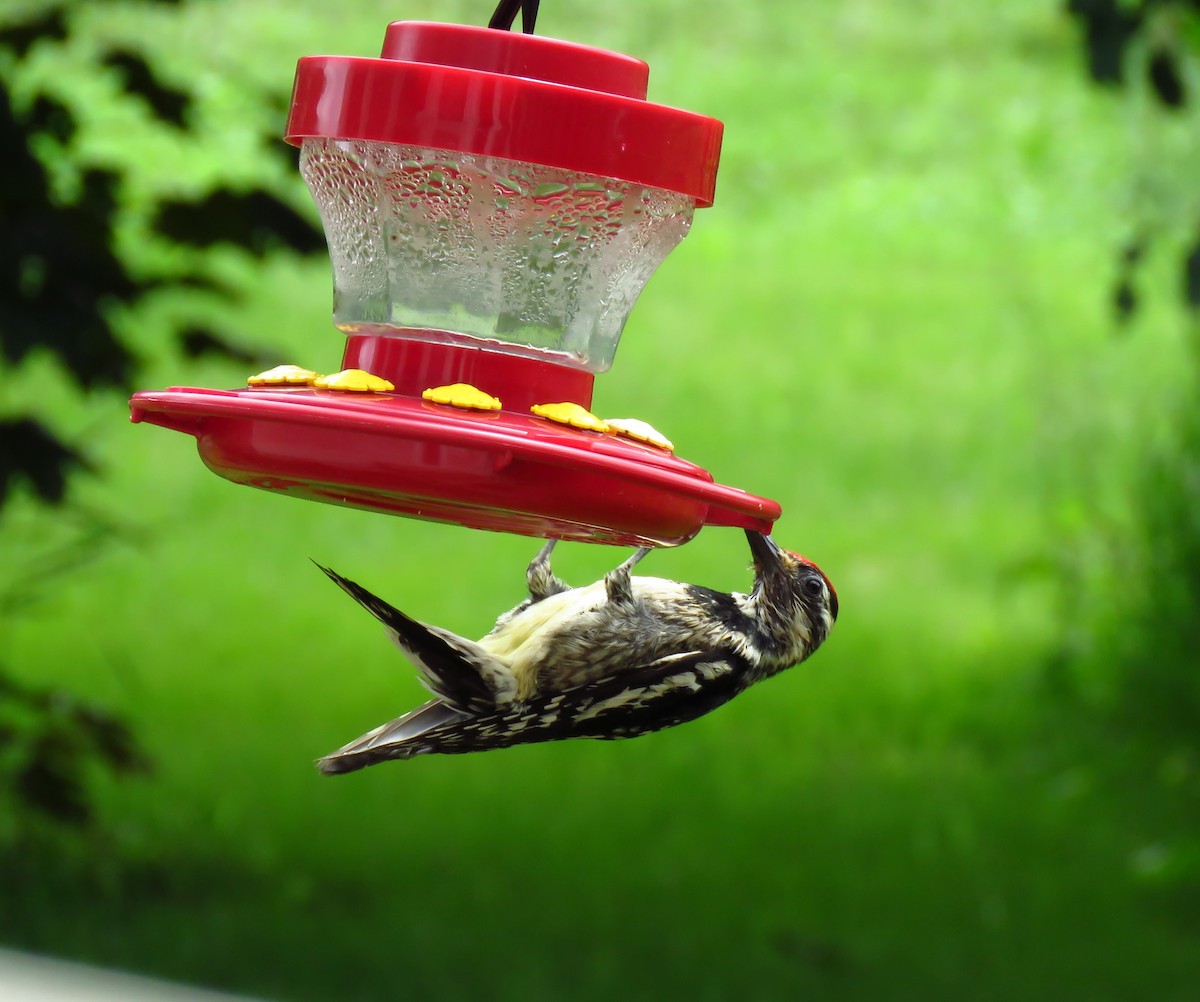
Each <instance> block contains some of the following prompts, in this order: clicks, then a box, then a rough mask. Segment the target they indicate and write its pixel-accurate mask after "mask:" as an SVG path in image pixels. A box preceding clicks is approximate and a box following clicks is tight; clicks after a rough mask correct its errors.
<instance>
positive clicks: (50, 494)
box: [0, 417, 92, 507]
mask: <svg viewBox="0 0 1200 1002" xmlns="http://www.w3.org/2000/svg"><path fill="white" fill-rule="evenodd" d="M91 468H92V467H91V465H90V464H89V463H88V461H87V459H86V458H85V457H84V456H82V455H81V454H80V453H79V452H77V451H75V450H74V449H72V448H71V447H70V446H68V445H66V444H64V443H63V442H62V441H61V440H60V439H59V438H58V437H57V436H56V435H54V434H53V433H52V432H51V431H49V430H48V429H47V428H45V427H44V426H43V425H41V424H39V423H38V422H37V421H35V420H33V419H32V418H28V417H19V418H7V419H4V420H0V507H3V506H4V503H5V502H6V501H7V500H8V495H9V492H10V490H11V489H12V486H13V483H14V481H16V480H24V481H26V482H27V483H28V484H29V485H30V486H31V487H32V488H33V490H34V492H35V493H36V494H37V496H38V497H40V498H41V499H42V500H43V501H45V502H46V503H47V504H61V503H62V500H63V498H64V497H66V493H67V479H68V477H69V475H70V474H71V473H72V472H73V471H74V470H76V469H91Z"/></svg>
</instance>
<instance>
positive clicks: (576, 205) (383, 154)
mask: <svg viewBox="0 0 1200 1002" xmlns="http://www.w3.org/2000/svg"><path fill="white" fill-rule="evenodd" d="M300 171H301V173H302V174H303V176H304V179H305V181H306V182H307V183H308V186H309V188H310V190H311V191H312V195H313V199H314V200H315V201H316V203H317V206H318V209H319V210H320V213H321V219H322V221H323V223H324V226H325V233H326V237H327V240H328V242H329V252H330V257H331V259H332V262H333V281H334V323H335V324H336V325H337V327H338V328H339V329H341V330H342V331H345V332H346V333H349V334H361V333H371V334H376V335H379V334H397V335H400V336H404V337H410V338H416V339H419V340H427V341H450V342H453V341H455V340H456V339H460V338H471V339H475V340H476V341H478V342H480V343H481V345H482V346H485V347H487V346H491V347H495V348H500V347H501V346H503V347H504V350H510V351H515V352H518V353H522V354H526V353H532V354H533V355H534V356H536V357H542V358H547V359H548V360H549V359H553V360H555V361H560V362H562V363H564V364H568V365H574V366H579V367H581V368H584V369H586V370H588V371H589V372H592V373H599V372H603V371H605V370H606V369H608V368H609V366H610V365H611V364H612V360H613V354H614V353H615V352H616V348H617V342H618V339H619V338H620V336H621V331H622V329H623V328H624V326H625V321H626V318H627V317H628V316H629V312H630V310H631V309H632V308H633V304H634V303H635V302H636V300H637V297H638V295H639V294H640V293H641V291H642V288H643V287H644V285H645V284H646V281H647V280H648V279H649V278H650V275H651V274H652V273H653V272H654V270H655V269H656V268H657V267H658V266H659V264H661V263H662V260H663V259H664V258H665V257H666V256H667V254H668V253H670V251H671V250H672V249H673V248H674V247H675V245H676V244H677V243H678V242H679V241H680V240H682V239H683V237H684V236H685V235H686V233H687V231H688V228H689V226H690V225H691V220H692V212H693V209H694V207H695V202H694V200H693V199H692V198H691V197H689V196H687V195H683V194H680V193H678V192H673V191H666V190H664V189H661V188H652V187H648V186H646V185H642V184H637V183H633V182H629V181H621V180H617V179H615V178H604V177H598V176H596V175H594V174H585V173H582V172H580V171H572V170H565V169H563V168H559V167H546V166H542V165H537V164H529V163H521V162H519V161H515V160H509V159H505V158H502V157H491V156H477V155H473V154H469V153H461V152H457V151H453V150H434V149H427V148H420V147H415V146H404V145H397V144H391V143H380V142H369V141H364V140H345V139H328V138H310V139H306V140H304V142H303V145H302V148H301V154H300ZM547 353H550V354H549V355H548V354H547Z"/></svg>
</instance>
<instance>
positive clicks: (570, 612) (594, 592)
mask: <svg viewBox="0 0 1200 1002" xmlns="http://www.w3.org/2000/svg"><path fill="white" fill-rule="evenodd" d="M631 583H632V586H633V594H634V597H635V598H642V597H645V596H647V595H653V596H654V598H655V600H656V601H660V600H666V601H670V600H671V599H674V598H676V597H678V598H679V599H683V598H684V588H685V586H684V585H681V584H680V583H679V582H677V581H668V580H665V579H663V578H632V579H631ZM607 602H608V593H607V591H606V589H605V587H604V582H603V581H597V582H596V583H594V584H590V585H587V586H586V587H583V588H572V589H571V590H570V591H564V592H559V593H558V594H557V595H551V596H549V597H548V598H544V599H542V600H541V601H540V602H534V603H533V605H531V606H530V607H529V608H528V609H526V610H525V611H524V612H522V613H521V614H520V615H519V616H514V617H513V618H512V619H510V620H509V621H508V622H507V623H505V624H504V626H503V627H501V628H500V629H499V630H496V631H494V632H492V633H489V634H488V635H487V636H486V637H484V638H483V639H482V640H480V641H479V646H480V647H482V648H483V649H484V650H485V651H487V652H488V653H489V654H493V655H495V656H496V657H498V658H501V659H503V660H504V661H506V662H507V663H508V665H509V667H510V669H511V671H512V673H513V676H514V677H515V678H516V679H517V684H518V688H519V689H520V691H521V692H522V695H527V694H528V682H529V681H531V680H532V679H533V678H534V676H535V675H536V673H537V670H538V667H539V666H540V665H541V664H543V663H544V662H545V660H546V658H547V656H548V654H549V652H550V647H551V645H552V644H553V643H554V638H555V636H556V635H558V634H561V633H562V632H563V631H570V630H571V629H572V628H573V627H574V626H575V625H576V624H577V623H578V621H579V620H580V618H581V617H584V616H586V615H588V613H590V612H593V611H594V610H596V609H599V608H600V607H602V606H603V605H605V604H606V603H607Z"/></svg>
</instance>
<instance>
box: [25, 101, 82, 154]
mask: <svg viewBox="0 0 1200 1002" xmlns="http://www.w3.org/2000/svg"><path fill="white" fill-rule="evenodd" d="M25 128H26V129H27V130H29V131H30V132H40V133H43V134H44V135H48V136H53V137H54V138H55V139H57V140H58V141H59V142H60V143H62V144H63V145H66V144H67V143H69V142H70V141H71V139H72V137H73V136H74V135H75V131H76V125H75V116H74V115H73V114H71V110H70V109H69V108H67V107H66V106H65V105H62V104H59V103H58V102H57V101H54V100H52V99H51V98H48V97H46V95H45V94H39V95H38V96H37V100H35V101H34V102H33V107H31V108H30V109H29V111H28V112H26V114H25Z"/></svg>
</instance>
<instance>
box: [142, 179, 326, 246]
mask: <svg viewBox="0 0 1200 1002" xmlns="http://www.w3.org/2000/svg"><path fill="white" fill-rule="evenodd" d="M155 226H156V228H157V229H158V231H159V232H160V233H162V234H163V235H164V236H166V237H168V238H169V239H171V240H174V241H176V242H177V243H181V244H186V245H187V246H189V247H213V246H215V245H216V244H221V243H225V244H234V245H236V246H239V247H245V248H247V249H249V250H251V251H253V252H254V253H256V254H260V255H261V254H264V253H265V252H266V251H267V250H269V249H270V248H271V247H273V246H278V245H282V246H285V247H290V248H292V249H293V250H295V251H298V252H299V253H301V254H316V253H322V252H324V250H325V236H324V234H323V233H322V231H321V229H320V227H319V226H316V225H314V224H313V223H312V222H311V221H310V220H309V219H308V218H307V217H305V216H302V215H301V214H300V213H298V212H297V211H296V210H295V209H293V208H292V207H291V206H289V205H286V204H285V203H283V202H281V201H280V200H279V199H278V198H276V197H275V196H274V195H272V194H271V193H270V192H266V191H262V190H254V191H247V192H236V191H231V190H229V189H228V188H218V189H217V190H216V191H214V192H212V193H211V194H209V195H208V196H207V197H205V198H201V199H198V200H196V201H192V202H183V201H172V202H165V203H163V205H162V207H161V208H160V209H159V212H158V218H157V219H156V220H155Z"/></svg>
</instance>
